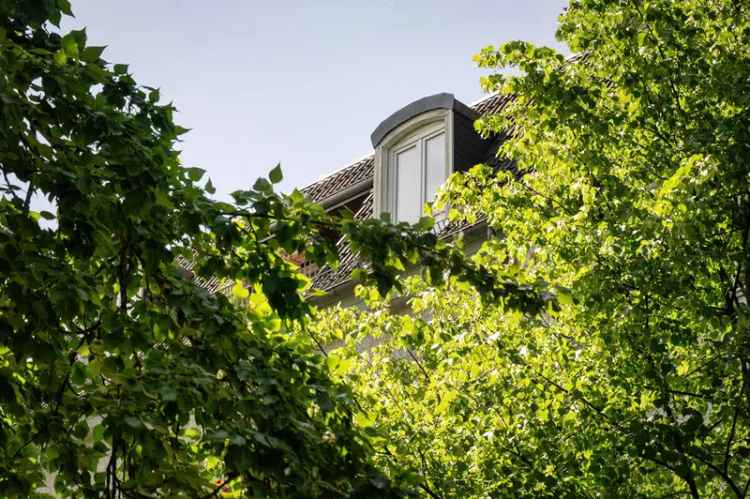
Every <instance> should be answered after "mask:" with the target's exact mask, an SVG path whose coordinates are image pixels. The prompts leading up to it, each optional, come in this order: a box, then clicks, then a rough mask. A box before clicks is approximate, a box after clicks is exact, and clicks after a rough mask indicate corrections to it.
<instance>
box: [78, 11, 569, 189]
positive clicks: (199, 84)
mask: <svg viewBox="0 0 750 499" xmlns="http://www.w3.org/2000/svg"><path fill="white" fill-rule="evenodd" d="M72 3H73V11H74V13H75V14H76V18H75V19H68V20H67V22H65V24H64V25H63V28H64V29H70V28H80V27H83V26H85V27H86V28H87V33H88V37H89V44H91V45H107V46H108V48H107V50H106V51H105V53H104V56H103V57H104V58H105V59H107V60H108V61H110V62H118V63H119V62H122V63H127V64H129V65H130V69H131V72H132V73H133V74H134V75H135V78H136V80H137V81H138V82H139V83H141V84H143V85H149V86H157V87H160V89H161V95H162V99H163V100H165V101H170V100H171V101H174V103H175V105H176V106H177V108H178V109H179V111H180V112H179V113H178V114H177V116H176V120H177V121H178V123H179V124H180V125H182V126H185V127H188V128H191V129H192V130H191V131H190V132H189V133H188V134H187V135H186V136H184V142H183V144H182V150H183V153H182V159H183V162H184V163H185V164H186V165H187V166H200V167H201V168H204V169H205V170H207V171H208V174H209V176H210V177H211V179H212V180H213V182H214V184H215V185H216V188H217V196H220V197H225V196H226V195H227V193H229V192H231V191H233V190H236V189H241V188H244V187H246V186H249V185H252V183H253V182H254V180H255V178H257V177H258V176H259V175H265V174H266V173H267V172H268V171H269V170H270V169H271V168H272V167H273V166H274V165H275V164H276V163H278V162H281V164H282V167H283V169H284V175H285V180H284V183H283V184H282V188H283V189H287V190H288V189H291V188H292V187H294V186H299V187H302V186H305V185H307V184H308V183H310V182H312V181H314V180H315V179H316V178H318V177H320V176H322V175H325V174H326V173H329V172H331V171H333V170H336V169H338V168H340V167H342V166H344V165H346V164H347V163H350V162H351V161H353V160H356V159H359V158H360V157H362V156H364V155H365V154H368V153H369V152H371V150H372V147H371V145H370V141H369V137H370V133H371V132H372V130H374V128H375V127H376V126H377V125H378V123H379V122H380V121H381V120H382V119H384V118H385V117H386V116H388V115H389V114H390V113H392V112H393V111H395V110H396V109H398V108H400V107H402V106H403V105H405V104H408V103H409V102H411V101H412V100H414V99H417V98H420V97H424V96H425V95H430V94H433V93H437V92H452V93H453V94H455V95H456V97H457V98H458V99H459V100H462V101H463V102H465V103H467V104H469V103H471V102H472V101H474V100H476V99H478V98H480V97H481V96H482V91H481V89H480V88H479V77H480V76H481V74H482V72H481V71H480V70H479V69H477V68H476V67H475V65H474V63H473V62H472V60H471V57H472V55H473V54H475V53H477V52H478V51H479V49H481V48H482V47H483V46H485V45H488V44H499V43H502V42H504V41H507V40H513V39H524V40H529V41H532V42H534V43H537V44H540V45H548V46H551V47H556V48H558V49H562V47H561V46H560V45H559V44H558V43H557V42H556V41H555V38H554V33H555V26H556V24H557V16H558V14H559V13H560V12H561V11H562V9H563V7H564V5H565V4H566V3H567V2H565V1H562V0H495V1H489V0H488V1H471V0H464V1H455V0H453V1H450V0H448V1H427V0H413V1H405V0H376V1H352V0H350V1H345V0H337V1H333V0H317V1H307V2H302V1H298V2H289V1H280V0H273V1H270V0H269V1H242V0H210V1H199V0H148V1H145V0H128V1H122V0H73V1H72Z"/></svg>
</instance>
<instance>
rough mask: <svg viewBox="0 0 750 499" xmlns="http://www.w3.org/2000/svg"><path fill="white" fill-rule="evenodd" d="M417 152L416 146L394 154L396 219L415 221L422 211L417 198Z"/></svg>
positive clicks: (418, 175)
mask: <svg viewBox="0 0 750 499" xmlns="http://www.w3.org/2000/svg"><path fill="white" fill-rule="evenodd" d="M419 177H420V174H419V153H418V151H417V146H416V145H414V146H412V147H410V148H409V149H406V150H404V151H401V152H400V153H398V154H397V155H396V220H398V221H399V222H416V221H417V220H419V216H420V214H421V213H422V202H421V200H420V199H419V190H420V189H419Z"/></svg>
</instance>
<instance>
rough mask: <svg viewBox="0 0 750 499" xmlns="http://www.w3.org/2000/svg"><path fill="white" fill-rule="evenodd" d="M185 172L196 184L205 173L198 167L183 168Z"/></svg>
mask: <svg viewBox="0 0 750 499" xmlns="http://www.w3.org/2000/svg"><path fill="white" fill-rule="evenodd" d="M185 171H186V172H187V174H188V178H189V179H190V180H192V181H193V182H198V181H200V179H201V178H202V177H203V175H204V174H205V173H206V170H204V169H202V168H198V167H195V166H193V167H189V168H185Z"/></svg>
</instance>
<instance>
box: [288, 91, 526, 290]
mask: <svg viewBox="0 0 750 499" xmlns="http://www.w3.org/2000/svg"><path fill="white" fill-rule="evenodd" d="M511 98H512V97H511V96H509V95H500V94H491V95H489V96H487V97H485V98H483V99H481V100H479V101H477V102H475V103H473V104H472V105H471V106H470V109H471V110H472V111H473V112H475V113H476V114H477V115H478V116H480V117H481V116H486V115H490V114H494V113H497V112H499V111H500V110H501V109H502V108H503V107H504V106H505V105H506V104H507V103H508V102H509V101H510V100H511ZM505 138H506V136H504V135H498V136H495V137H493V138H492V141H491V144H490V147H489V150H488V153H487V157H486V158H485V163H487V164H489V165H491V166H493V167H495V168H512V164H511V163H510V162H509V161H508V160H503V159H500V158H498V157H497V151H498V149H499V147H500V144H501V143H502V142H503V141H504V140H505ZM374 175H375V161H374V154H370V155H368V156H365V157H364V158H362V159H360V160H357V161H355V162H354V163H351V164H349V165H347V166H345V167H343V168H341V169H339V170H337V171H335V172H334V173H332V174H330V175H328V176H325V177H323V178H321V179H319V180H317V181H316V182H314V183H312V184H310V185H308V186H307V187H305V188H303V189H302V192H303V193H304V194H305V195H306V196H307V197H308V198H309V199H310V200H311V201H314V202H316V203H321V204H324V205H325V204H327V202H328V203H330V201H331V200H332V199H335V198H339V197H341V196H342V195H344V194H345V193H347V192H348V191H350V190H351V191H354V192H351V194H352V197H354V196H358V195H361V194H362V192H367V191H369V192H368V193H367V198H366V199H365V201H364V204H363V205H362V207H361V208H360V209H359V210H358V211H357V213H355V215H354V218H355V219H360V220H361V219H366V218H370V217H372V216H373V197H374V195H373V188H372V182H373V177H374ZM356 186H360V188H361V190H360V188H356ZM464 225H465V224H461V225H458V224H452V223H448V224H442V225H439V231H440V234H441V235H448V234H454V233H456V232H457V231H460V230H464V229H466V228H467V227H465V226H464ZM337 247H338V248H339V267H338V269H336V270H334V269H332V268H330V267H323V268H321V269H320V270H318V271H317V272H316V273H314V274H313V276H312V282H313V287H314V288H316V289H319V290H322V291H331V290H333V289H334V288H337V287H339V286H341V285H344V284H346V283H348V282H349V281H350V279H351V277H350V276H351V273H352V271H353V270H354V269H355V268H357V267H359V266H360V265H362V262H361V261H360V260H359V259H358V258H357V255H356V254H354V253H352V250H351V247H350V246H349V244H348V243H347V241H346V240H345V239H343V238H342V239H340V240H339V241H338V243H337Z"/></svg>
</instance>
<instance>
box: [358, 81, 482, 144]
mask: <svg viewBox="0 0 750 499" xmlns="http://www.w3.org/2000/svg"><path fill="white" fill-rule="evenodd" d="M434 109H452V110H453V111H456V112H459V113H461V114H463V115H465V116H467V117H469V118H472V119H474V118H476V117H477V116H478V113H477V112H476V111H474V110H473V109H471V108H470V107H468V106H467V105H466V104H464V103H463V102H461V101H459V100H457V99H456V98H455V97H454V96H453V94H449V93H440V94H435V95H428V96H427V97H422V98H421V99H417V100H415V101H414V102H412V103H411V104H407V105H406V106H404V107H402V108H401V109H399V110H398V111H396V112H395V113H393V114H392V115H390V116H388V117H387V118H386V119H384V120H383V121H382V122H380V124H379V125H378V126H377V128H376V129H375V131H374V132H372V134H371V135H370V140H371V141H372V147H378V145H379V144H380V143H381V142H382V141H383V139H384V138H385V136H386V135H388V133H389V132H390V131H391V130H393V129H394V128H396V127H398V126H399V125H401V124H402V123H406V122H407V121H409V120H410V119H412V118H414V117H415V116H418V115H420V114H422V113H426V112H428V111H432V110H434Z"/></svg>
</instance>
